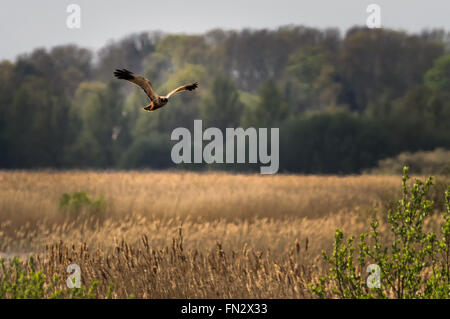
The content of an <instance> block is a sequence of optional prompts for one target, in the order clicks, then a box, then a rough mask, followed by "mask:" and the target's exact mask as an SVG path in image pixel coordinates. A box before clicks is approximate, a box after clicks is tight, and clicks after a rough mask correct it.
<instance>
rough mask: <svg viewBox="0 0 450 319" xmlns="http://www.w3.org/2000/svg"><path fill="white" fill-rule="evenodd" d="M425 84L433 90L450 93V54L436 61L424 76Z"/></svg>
mask: <svg viewBox="0 0 450 319" xmlns="http://www.w3.org/2000/svg"><path fill="white" fill-rule="evenodd" d="M425 84H426V85H428V86H429V87H431V88H434V89H439V90H443V91H446V92H450V54H447V55H444V56H442V57H440V58H439V59H437V60H436V62H435V63H434V65H433V67H432V68H431V69H430V70H428V72H427V73H426V74H425Z"/></svg>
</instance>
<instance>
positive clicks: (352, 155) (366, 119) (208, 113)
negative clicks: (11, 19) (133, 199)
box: [0, 26, 450, 173]
mask: <svg viewBox="0 0 450 319" xmlns="http://www.w3.org/2000/svg"><path fill="white" fill-rule="evenodd" d="M445 43H446V39H445V33H443V32H439V31H427V32H423V33H421V34H407V33H405V32H401V31H394V30H388V29H382V30H368V29H366V28H353V29H351V30H349V32H347V34H346V35H345V37H343V38H342V37H341V36H340V34H339V32H338V31H337V30H336V29H327V30H318V29H314V28H308V27H303V26H289V27H281V28H279V29H277V30H242V31H224V30H220V29H216V30H212V31H210V32H207V33H206V34H203V35H171V34H162V33H159V32H154V33H145V32H144V33H140V34H133V35H129V36H127V37H125V38H123V39H120V40H119V41H116V42H111V43H109V44H108V45H106V46H105V47H103V48H102V49H101V50H100V51H99V54H98V60H96V61H95V63H94V60H93V57H94V54H93V52H91V51H90V50H87V49H84V48H79V47H77V46H74V45H66V46H58V47H55V48H52V49H50V50H46V49H36V50H34V51H33V52H31V53H29V54H25V55H22V56H20V57H18V58H17V60H16V61H15V62H14V63H13V62H1V63H0V154H1V156H0V167H1V168H48V167H57V168H118V167H119V168H127V169H128V168H129V169H132V168H141V167H150V168H162V167H166V166H170V165H164V164H163V163H162V162H164V161H166V162H170V156H169V155H168V153H166V151H165V150H164V147H163V145H162V139H161V137H162V136H164V137H166V138H167V137H168V136H170V133H171V132H172V131H173V129H175V128H176V127H186V128H189V129H191V128H192V124H193V120H194V119H202V120H203V121H204V124H205V127H207V126H216V127H220V128H223V127H227V126H229V127H237V126H243V127H249V126H253V127H279V128H280V138H281V139H283V140H284V143H285V144H286V145H287V144H288V147H287V148H285V150H286V152H285V154H284V155H283V156H282V157H281V162H280V168H281V170H285V171H294V172H305V173H315V172H320V173H339V172H345V173H355V172H360V171H361V170H362V169H367V168H370V167H372V166H374V165H375V161H377V160H378V159H380V158H383V157H388V156H393V155H395V154H399V153H401V152H404V151H411V152H415V151H419V150H430V149H435V148H436V147H443V148H450V121H445V120H444V119H447V118H450V102H449V101H450V99H449V98H448V97H449V96H448V92H449V86H448V82H449V76H448V74H449V72H448V67H449V55H448V53H446V52H445V50H444V45H445ZM116 68H128V69H130V70H132V71H133V72H135V73H139V74H142V75H144V76H146V77H148V78H149V79H150V80H151V82H152V84H153V87H154V88H155V89H156V91H157V92H158V93H160V94H166V93H167V92H169V91H170V90H172V89H173V88H175V87H177V86H179V85H182V84H185V83H189V82H193V81H198V82H199V84H200V86H199V89H198V90H196V91H195V92H192V93H183V94H177V95H174V96H173V98H171V101H170V103H169V105H168V106H167V107H165V108H163V109H161V110H158V111H157V112H152V113H147V112H143V111H142V109H141V107H143V106H146V105H148V103H149V99H148V97H147V96H146V94H145V93H144V92H142V90H141V89H140V88H137V87H135V86H132V85H130V84H129V83H128V84H127V83H125V82H123V81H119V80H117V79H114V78H113V75H112V72H113V70H114V69H116ZM124 101H126V102H124ZM337 109H347V110H349V112H351V116H348V118H350V117H351V120H348V119H346V120H345V121H343V122H342V123H339V119H340V118H339V115H332V116H330V115H329V114H330V113H336V112H335V111H336V110H337ZM330 110H331V112H330ZM309 112H312V113H319V115H317V116H309V115H308V113H309ZM330 117H332V119H330ZM325 124H330V125H332V128H330V129H329V128H328V127H327V126H326V125H325ZM300 125H301V126H303V127H305V129H302V127H296V126H300ZM306 128H307V129H306ZM155 132H156V133H155ZM333 134H336V137H334V136H333ZM352 135H354V136H352ZM338 137H339V138H338ZM387 137H388V138H387ZM340 138H342V139H340ZM312 141H315V144H314V143H313V142H312ZM321 142H323V143H324V144H320V143H321ZM166 144H167V145H169V144H170V140H169V139H166ZM325 144H326V145H327V146H326V147H331V153H332V154H331V156H328V154H327V152H326V148H325V146H324V145H325ZM340 145H343V148H342V149H339V146H340ZM139 147H142V149H141V150H139V149H138V148H139ZM149 152H155V154H154V156H151V155H150V153H149ZM134 157H135V158H134ZM330 158H331V159H332V160H329V159H330ZM283 162H284V163H283ZM170 164H171V163H170ZM194 167H195V168H200V167H202V169H209V168H211V167H212V166H206V165H204V166H200V165H197V166H194V165H193V166H192V168H194ZM239 167H240V166H239V165H237V166H233V165H228V166H227V168H230V169H233V170H237V169H239ZM189 168H191V167H189Z"/></svg>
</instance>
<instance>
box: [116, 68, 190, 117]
mask: <svg viewBox="0 0 450 319" xmlns="http://www.w3.org/2000/svg"><path fill="white" fill-rule="evenodd" d="M114 75H115V76H116V78H118V79H121V80H127V81H130V82H132V83H134V84H136V85H139V86H140V87H141V89H143V90H144V92H145V93H147V96H148V97H149V98H150V101H151V102H150V104H149V105H148V106H146V107H144V110H146V111H148V112H152V111H155V110H157V109H159V108H161V107H163V106H164V105H166V104H167V102H168V101H169V98H170V96H171V95H172V94H175V93H177V92H182V91H193V90H195V89H196V88H197V87H198V83H197V82H195V83H192V84H187V85H183V86H180V87H178V88H176V89H175V90H173V91H171V92H169V94H167V95H165V96H159V95H158V94H156V92H155V90H153V87H152V84H151V83H150V81H149V80H147V79H146V78H144V77H143V76H140V75H137V74H134V73H133V72H130V71H128V70H126V69H122V70H116V71H115V72H114Z"/></svg>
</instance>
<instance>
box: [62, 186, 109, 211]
mask: <svg viewBox="0 0 450 319" xmlns="http://www.w3.org/2000/svg"><path fill="white" fill-rule="evenodd" d="M106 205H107V204H106V201H105V199H104V198H103V195H99V196H98V197H97V198H95V199H92V198H91V196H89V195H88V194H87V193H86V192H74V193H64V194H62V195H61V197H60V198H59V209H60V210H61V211H63V212H66V213H69V214H71V215H78V214H79V213H80V212H88V213H99V212H102V211H104V210H105V208H106Z"/></svg>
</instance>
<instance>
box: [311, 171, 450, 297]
mask: <svg viewBox="0 0 450 319" xmlns="http://www.w3.org/2000/svg"><path fill="white" fill-rule="evenodd" d="M408 179H409V176H408V168H407V167H405V168H404V170H403V179H402V193H403V196H402V199H401V200H399V201H398V203H397V206H396V208H395V209H394V210H392V211H389V213H388V219H387V222H388V224H389V226H390V231H391V233H392V235H393V240H392V242H391V243H390V245H385V244H384V242H385V241H384V240H383V238H381V236H380V232H379V231H378V227H379V222H378V221H377V220H376V219H373V220H372V222H371V229H372V231H371V232H370V234H369V235H368V234H365V233H363V234H361V236H360V240H359V245H358V246H359V249H358V251H356V248H355V245H354V242H355V237H354V236H350V237H349V238H348V239H347V240H346V241H345V240H344V233H343V231H342V230H340V229H337V230H336V234H335V242H334V247H333V253H332V255H331V256H328V255H327V254H326V253H325V252H323V257H324V259H325V261H326V262H327V263H328V264H329V265H330V266H331V267H330V268H329V270H328V273H327V275H326V276H321V277H320V278H319V281H318V282H316V283H313V284H311V285H310V287H311V289H312V291H313V293H314V294H315V295H317V296H319V297H321V298H325V297H332V296H337V297H339V298H389V297H394V298H450V271H449V267H450V187H448V188H447V191H446V192H445V202H446V212H444V213H443V214H442V219H443V221H442V224H441V234H440V238H438V236H437V235H436V233H434V232H428V233H427V232H425V231H424V230H423V225H424V221H425V219H426V218H427V217H428V216H429V215H430V213H431V211H432V209H433V202H432V201H430V200H428V199H426V198H425V197H426V195H427V193H428V191H429V190H430V187H431V185H432V178H431V177H429V178H428V179H427V180H426V181H425V183H423V182H422V181H420V180H418V179H416V181H415V183H414V184H413V185H412V186H411V188H409V187H408V186H407V181H408ZM368 239H370V242H369V243H368ZM355 257H356V261H355ZM368 261H370V263H371V264H375V265H378V267H379V269H380V285H379V288H372V289H370V288H368V285H366V283H365V282H364V281H363V280H362V276H361V271H363V270H366V269H367V268H366V267H367V266H368V264H369V263H368ZM368 271H369V272H370V273H372V270H370V269H368Z"/></svg>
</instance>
